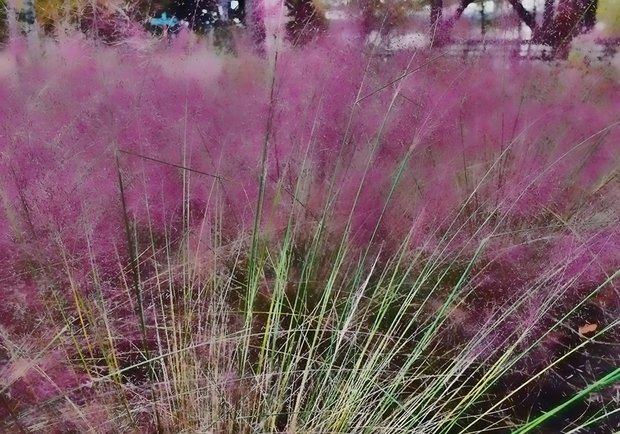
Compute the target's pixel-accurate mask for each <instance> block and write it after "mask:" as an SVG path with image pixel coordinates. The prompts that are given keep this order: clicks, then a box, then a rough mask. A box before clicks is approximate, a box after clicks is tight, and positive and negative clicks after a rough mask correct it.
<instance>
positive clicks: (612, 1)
mask: <svg viewBox="0 0 620 434" xmlns="http://www.w3.org/2000/svg"><path fill="white" fill-rule="evenodd" d="M596 18H597V21H598V22H600V23H602V24H604V25H605V33H607V34H609V35H610V36H620V0H599V4H598V9H597V12H596Z"/></svg>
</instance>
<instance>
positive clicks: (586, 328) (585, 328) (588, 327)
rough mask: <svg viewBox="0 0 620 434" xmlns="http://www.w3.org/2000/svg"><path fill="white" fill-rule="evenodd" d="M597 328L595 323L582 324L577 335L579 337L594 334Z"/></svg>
mask: <svg viewBox="0 0 620 434" xmlns="http://www.w3.org/2000/svg"><path fill="white" fill-rule="evenodd" d="M597 328H598V324H596V323H593V324H584V325H582V326H581V327H579V334H580V335H586V334H588V333H594V332H595V331H596V329H597Z"/></svg>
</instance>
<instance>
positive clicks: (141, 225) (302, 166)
mask: <svg viewBox="0 0 620 434" xmlns="http://www.w3.org/2000/svg"><path fill="white" fill-rule="evenodd" d="M323 38H324V39H322V40H319V41H316V42H314V43H309V44H307V45H306V46H305V47H304V48H302V49H300V50H294V51H293V50H286V49H284V50H283V51H281V52H279V53H278V55H277V56H276V57H275V60H274V61H266V60H264V59H262V58H261V57H259V56H255V55H253V54H250V53H245V52H243V50H241V53H242V54H239V56H238V57H221V56H216V55H215V54H213V53H212V52H211V51H210V49H208V48H205V47H204V46H202V45H201V44H200V43H194V45H184V44H192V42H188V41H184V40H182V39H178V40H176V41H175V42H173V44H172V45H171V46H165V47H164V46H157V45H156V44H153V45H150V48H148V49H144V50H143V51H137V50H132V49H130V48H127V47H125V48H110V47H108V48H104V47H99V46H96V45H94V44H90V43H89V42H88V41H84V40H77V39H71V38H69V39H67V40H65V41H63V42H62V43H58V44H48V45H46V46H45V48H44V55H43V56H42V57H41V56H38V57H37V56H33V55H31V54H30V52H29V51H23V52H21V51H19V49H17V48H15V49H14V50H13V51H10V52H5V53H3V54H2V55H3V60H2V61H3V62H5V64H6V65H8V66H6V67H5V70H6V71H8V72H7V73H6V74H4V75H2V76H0V77H1V81H0V98H1V99H2V101H3V104H2V105H1V106H0V119H2V124H1V126H2V129H1V130H0V144H1V156H2V158H1V160H0V165H2V170H0V173H1V175H0V192H1V196H0V198H1V199H2V201H1V204H2V207H1V208H0V209H1V211H2V218H0V225H1V226H0V258H1V259H0V260H1V261H2V267H1V268H0V270H1V271H0V279H1V280H2V282H3V286H4V288H6V289H5V290H4V291H3V292H2V293H1V295H0V297H2V303H1V306H2V316H1V320H0V324H1V326H2V327H1V328H0V331H1V335H0V360H2V362H1V363H2V365H1V366H2V369H1V370H0V414H1V418H0V420H1V422H0V423H1V425H0V427H1V429H2V430H5V431H8V432H59V433H60V432H69V431H77V432H96V433H99V432H110V433H117V432H161V433H166V432H187V433H190V432H204V433H208V432H213V433H250V432H252V433H254V432H290V433H297V432H317V433H319V432H346V433H365V432H367V433H371V432H372V433H377V432H390V433H392V432H407V433H410V432H420V433H437V434H439V433H441V434H451V433H469V432H492V431H495V432H518V433H525V432H539V433H546V432H549V433H552V432H553V433H557V432H613V430H614V429H617V427H618V423H620V418H619V417H618V412H617V410H615V409H616V408H617V404H618V398H617V393H616V392H617V380H618V361H619V360H620V353H619V350H618V346H617V342H618V336H617V334H618V318H619V317H620V316H619V315H618V313H620V312H619V309H620V302H619V299H618V273H619V267H618V265H619V259H620V257H619V251H618V248H617V246H618V241H620V239H619V238H620V232H619V231H620V228H619V227H618V221H620V208H619V207H618V205H617V204H618V203H620V202H619V201H618V192H619V184H618V177H617V169H618V164H619V163H620V154H619V152H620V151H619V148H618V147H617V146H616V145H617V141H618V139H619V134H620V132H619V130H618V128H617V126H618V122H619V120H618V118H617V116H616V113H615V111H614V110H613V109H612V108H613V107H616V106H617V104H618V103H619V102H620V101H618V99H619V98H620V93H619V91H620V88H619V86H618V84H617V77H615V76H614V75H613V71H587V72H585V71H583V70H578V69H573V68H571V67H570V66H567V65H551V64H535V63H521V64H510V67H506V66H505V64H503V62H499V61H498V60H497V59H480V60H477V61H476V62H472V63H466V64H464V63H462V62H460V61H457V60H455V59H451V58H449V57H448V56H445V55H443V54H442V53H438V52H430V53H426V52H414V53H402V54H400V55H396V56H394V57H392V58H390V59H389V61H387V62H385V61H383V60H381V59H377V58H375V57H373V56H372V55H368V54H360V53H362V52H363V50H361V49H360V48H361V47H360V46H358V45H356V44H357V42H355V41H349V42H346V43H345V42H343V41H339V40H338V38H335V37H334V38H332V39H330V36H329V34H325V35H323ZM326 44H328V45H326ZM188 46H191V50H192V51H191V54H187V51H186V49H187V48H188ZM272 59H273V58H272ZM558 78H560V79H558ZM568 90H570V92H568Z"/></svg>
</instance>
